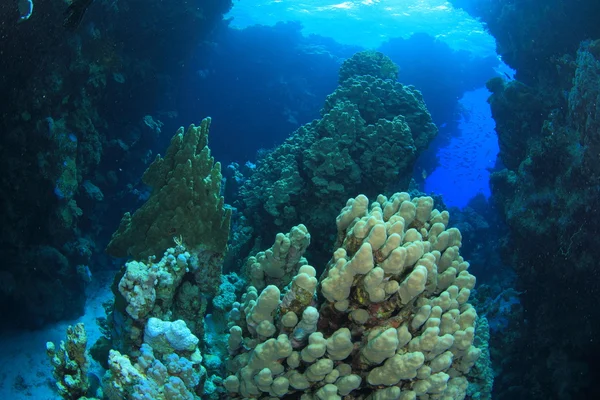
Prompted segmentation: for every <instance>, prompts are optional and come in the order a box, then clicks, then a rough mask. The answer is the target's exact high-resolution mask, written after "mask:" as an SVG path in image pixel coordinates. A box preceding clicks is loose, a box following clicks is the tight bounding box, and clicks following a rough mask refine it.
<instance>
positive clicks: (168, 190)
mask: <svg viewBox="0 0 600 400" xmlns="http://www.w3.org/2000/svg"><path fill="white" fill-rule="evenodd" d="M209 127H210V118H205V119H204V120H202V123H201V124H200V126H198V127H196V126H194V125H191V126H190V127H189V128H188V129H187V131H185V133H184V130H183V128H180V129H179V130H178V131H177V133H176V134H175V136H173V139H172V140H171V144H170V146H169V148H168V149H167V152H166V154H165V157H164V158H162V157H160V156H157V157H156V160H154V162H153V163H152V164H151V165H150V166H149V167H148V169H147V170H146V172H145V173H144V176H143V177H142V180H143V181H144V183H145V184H147V185H149V186H151V187H152V194H151V195H150V198H149V199H148V200H147V201H146V203H144V205H143V206H142V207H140V208H139V209H138V210H136V211H135V213H134V214H133V215H131V214H130V213H126V214H125V215H124V216H123V219H122V220H121V224H120V225H119V228H118V229H117V231H116V232H115V233H114V234H113V237H112V239H111V241H110V243H109V244H108V246H107V248H106V250H107V252H108V253H109V254H111V255H113V256H115V257H126V256H131V257H133V258H134V259H138V260H141V259H144V258H147V257H151V256H156V255H158V254H161V253H162V252H163V251H165V250H166V249H167V247H169V245H170V244H171V243H172V241H173V238H174V237H179V238H181V239H182V240H184V241H185V243H186V244H187V246H188V247H189V248H190V249H197V250H200V249H202V250H204V251H206V252H211V253H216V254H222V253H224V252H225V250H226V248H227V238H228V235H229V223H230V219H231V211H230V210H228V209H225V208H224V199H223V197H222V196H221V178H222V176H221V164H220V163H219V162H217V163H215V162H214V158H213V157H212V156H211V155H210V149H209V148H208V129H209ZM190 221H193V222H190Z"/></svg>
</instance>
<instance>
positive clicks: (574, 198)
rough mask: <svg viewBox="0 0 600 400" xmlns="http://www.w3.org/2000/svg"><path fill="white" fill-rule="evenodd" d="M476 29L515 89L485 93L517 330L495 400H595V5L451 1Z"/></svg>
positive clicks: (598, 76) (598, 196)
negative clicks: (520, 313)
mask: <svg viewBox="0 0 600 400" xmlns="http://www.w3.org/2000/svg"><path fill="white" fill-rule="evenodd" d="M453 3H454V4H456V5H462V6H464V7H465V8H466V9H467V10H468V11H469V12H471V13H472V14H473V15H474V16H477V17H480V18H482V19H483V20H484V21H485V22H486V24H487V26H488V29H489V30H490V32H491V33H492V34H493V35H494V36H495V37H496V39H497V44H498V51H499V53H500V54H501V55H502V57H503V59H504V61H506V62H507V63H508V64H509V65H510V66H511V67H513V68H515V69H516V70H517V78H518V79H519V81H511V82H508V83H507V82H503V81H502V80H501V79H499V78H496V79H493V80H491V81H489V82H488V88H489V89H490V90H491V91H492V92H493V95H492V96H491V97H490V99H489V103H490V106H491V109H492V113H493V116H494V119H495V120H496V131H497V133H498V139H499V143H500V150H501V151H500V161H501V165H499V167H500V168H499V169H498V171H497V172H495V173H494V174H493V175H492V177H491V185H492V192H493V197H494V201H495V202H496V205H497V207H498V208H499V209H500V210H501V212H502V214H503V215H504V218H505V220H506V222H507V224H508V228H509V234H508V236H507V237H506V238H505V239H504V240H503V247H504V250H503V252H504V259H505V260H506V262H507V263H509V264H511V265H512V266H513V267H514V269H515V271H516V273H517V276H518V279H517V282H518V288H517V289H518V290H519V292H520V300H521V302H522V304H523V306H524V320H523V321H522V323H521V324H519V325H518V327H519V328H518V331H515V332H513V334H512V339H511V341H504V346H505V347H503V348H502V360H503V365H502V371H503V373H502V374H500V376H499V377H498V378H497V379H496V387H495V398H498V399H509V398H510V399H515V398H519V399H520V398H553V399H554V398H556V399H580V398H598V397H599V396H600V390H599V389H598V386H597V385H596V384H595V382H594V380H595V378H597V377H598V370H597V367H596V366H595V364H596V362H595V360H596V359H597V356H598V354H600V345H599V344H598V343H597V341H596V338H597V337H598V336H599V335H600V328H599V326H600V325H598V323H597V321H598V317H600V312H599V310H598V307H597V298H598V294H599V291H598V279H599V277H600V276H599V275H600V272H599V270H598V268H597V264H598V262H597V260H598V258H599V257H600V251H599V249H600V236H599V235H598V230H599V229H598V224H596V223H595V217H596V216H597V215H598V212H599V209H600V162H599V161H598V160H599V157H598V155H599V154H600V151H599V147H598V144H599V143H600V111H599V110H598V104H600V52H599V51H598V49H599V48H600V41H598V40H597V39H598V38H600V25H599V24H598V23H597V16H598V14H599V12H600V3H599V2H597V1H560V0H554V1H549V2H544V3H542V2H539V1H535V2H534V1H495V2H491V1H477V0H476V1H466V0H465V1H461V0H455V1H453Z"/></svg>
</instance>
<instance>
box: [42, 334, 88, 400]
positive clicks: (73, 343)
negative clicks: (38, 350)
mask: <svg viewBox="0 0 600 400" xmlns="http://www.w3.org/2000/svg"><path fill="white" fill-rule="evenodd" d="M86 346H87V335H86V332H85V328H84V326H83V324H82V323H79V324H77V325H75V326H69V327H68V328H67V340H66V342H61V343H60V347H59V348H56V345H55V344H54V343H52V342H48V343H47V344H46V352H47V353H48V358H50V364H51V365H52V375H53V376H54V379H56V388H57V389H58V394H59V395H60V396H61V397H62V398H63V399H67V400H79V399H82V398H85V396H86V395H87V394H88V390H89V389H90V382H89V380H88V375H87V374H88V368H89V360H88V358H87V354H86Z"/></svg>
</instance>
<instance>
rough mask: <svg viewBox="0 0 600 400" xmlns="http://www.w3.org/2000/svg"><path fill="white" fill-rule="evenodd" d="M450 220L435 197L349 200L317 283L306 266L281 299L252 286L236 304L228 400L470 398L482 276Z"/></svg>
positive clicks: (281, 293) (278, 294) (276, 291)
mask: <svg viewBox="0 0 600 400" xmlns="http://www.w3.org/2000/svg"><path fill="white" fill-rule="evenodd" d="M448 220H449V214H448V212H446V211H444V212H439V211H438V210H435V209H433V200H432V199H431V198H430V197H419V198H414V199H411V198H410V196H409V195H408V194H407V193H396V194H394V195H393V196H392V197H391V198H389V199H388V198H387V197H385V196H381V195H380V196H378V198H377V201H376V202H374V203H373V204H371V205H369V202H368V199H367V197H366V196H364V195H360V196H358V197H356V198H354V199H350V200H349V201H348V202H347V204H346V207H344V209H343V210H342V212H341V213H340V214H339V216H338V218H337V228H338V242H337V250H336V251H335V252H334V254H333V257H332V259H331V261H330V262H329V264H328V266H327V269H326V271H325V272H324V274H323V275H322V276H321V277H320V279H318V280H317V277H316V270H315V269H314V268H313V267H311V266H309V265H302V266H300V268H299V269H298V272H297V275H296V276H295V277H294V278H293V279H292V280H291V282H289V284H288V285H287V286H286V287H285V288H284V289H283V291H280V289H279V288H278V287H277V286H275V285H268V286H266V287H265V288H264V289H263V290H262V291H261V292H260V293H259V291H258V290H257V289H256V288H255V287H253V286H250V287H249V288H248V289H247V291H246V293H245V294H244V296H243V297H242V301H241V303H236V304H235V307H234V310H232V312H231V314H230V318H231V322H230V325H231V326H230V335H229V345H228V346H229V353H230V355H231V358H230V360H229V362H228V370H229V371H230V375H229V376H228V377H227V378H226V379H225V380H224V382H223V384H224V386H225V388H226V389H227V390H228V391H229V393H230V397H232V398H265V399H266V398H275V397H285V396H289V395H292V394H298V395H300V393H303V394H302V395H301V398H302V399H341V398H342V397H344V398H347V399H363V398H370V399H381V400H383V399H417V398H420V399H462V398H465V396H466V394H467V387H468V383H469V382H468V378H467V376H468V374H469V372H470V370H471V368H472V367H473V365H474V364H475V363H476V361H477V360H478V359H479V356H480V354H481V350H480V349H478V348H477V347H475V346H474V344H473V342H474V338H475V328H476V326H475V325H476V320H477V313H476V311H475V309H474V308H473V307H472V306H471V305H470V304H469V303H468V300H469V296H470V291H471V289H473V287H474V285H475V277H474V276H473V275H471V274H470V273H469V272H468V268H469V263H468V262H466V261H464V260H463V258H462V257H461V256H460V253H459V248H460V246H461V235H460V232H459V231H458V230H457V229H455V228H448ZM307 294H308V295H307Z"/></svg>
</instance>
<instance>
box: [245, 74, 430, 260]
mask: <svg viewBox="0 0 600 400" xmlns="http://www.w3.org/2000/svg"><path fill="white" fill-rule="evenodd" d="M321 115H322V118H321V119H318V120H315V121H313V122H311V123H310V124H306V125H304V126H302V127H300V128H299V129H298V130H297V131H296V132H294V134H292V136H291V137H290V138H288V139H287V140H286V141H285V142H284V143H283V144H282V145H281V146H279V147H278V148H277V149H275V150H274V151H273V152H271V153H270V154H268V155H266V156H265V157H264V158H263V159H262V160H259V163H258V165H257V168H256V171H255V172H254V174H253V175H252V176H251V177H250V179H249V180H248V181H247V182H246V183H245V185H244V186H243V187H242V190H241V195H242V202H243V205H242V207H241V208H242V209H244V214H245V215H246V217H247V218H248V219H249V220H250V221H251V223H252V225H254V226H261V227H262V228H263V229H262V231H261V234H263V235H264V236H265V237H272V236H275V234H276V233H277V232H278V231H280V230H281V229H289V228H291V227H292V226H293V225H294V224H295V223H296V221H298V220H301V221H304V223H306V225H307V227H308V229H309V230H310V231H311V232H314V235H313V236H314V238H315V240H314V243H315V247H317V249H316V250H317V251H319V252H321V251H322V253H323V254H326V251H325V249H324V248H323V249H321V248H319V246H322V245H323V244H324V243H329V242H330V239H331V237H332V236H333V235H334V234H335V232H333V231H332V230H331V227H330V226H328V224H327V223H326V221H328V220H329V219H330V218H333V217H334V216H335V215H336V212H337V210H338V209H340V208H341V207H343V206H344V204H345V201H346V194H347V193H357V192H361V191H362V192H363V193H365V194H367V195H369V196H375V195H376V194H377V193H379V192H381V191H382V190H383V189H386V188H387V187H388V186H389V185H391V184H399V185H400V187H407V186H408V182H409V180H410V176H411V173H412V168H413V164H414V161H415V160H416V157H417V155H418V154H419V152H420V151H422V150H423V149H424V148H425V147H426V146H427V144H428V143H429V142H430V141H431V140H432V139H433V137H434V136H435V135H436V134H437V128H436V127H435V125H434V124H433V122H432V119H431V116H430V114H429V112H428V111H427V108H426V106H425V103H424V101H423V98H422V96H421V93H420V92H419V91H417V90H416V89H415V88H414V87H412V86H404V85H402V84H400V83H398V82H392V81H390V80H383V79H381V78H376V77H373V76H370V75H363V76H355V77H352V78H348V79H346V80H345V81H344V82H343V83H342V84H341V85H340V86H338V88H337V89H336V90H335V92H334V93H332V94H331V95H329V96H328V97H327V99H326V101H325V105H324V107H323V109H322V110H321ZM323 199H326V201H324V200H323Z"/></svg>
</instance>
